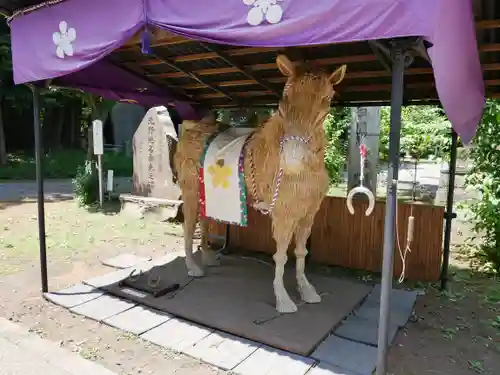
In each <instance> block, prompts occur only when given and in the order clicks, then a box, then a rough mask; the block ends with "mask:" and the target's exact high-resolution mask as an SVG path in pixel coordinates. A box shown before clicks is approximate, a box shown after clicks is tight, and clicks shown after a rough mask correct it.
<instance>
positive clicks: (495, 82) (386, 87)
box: [199, 79, 500, 99]
mask: <svg viewBox="0 0 500 375" xmlns="http://www.w3.org/2000/svg"><path fill="white" fill-rule="evenodd" d="M485 85H486V86H488V87H493V86H500V79H490V80H485ZM434 88H435V84H434V82H417V83H408V85H407V86H406V87H405V89H413V90H420V89H434ZM391 90H392V85H391V84H390V83H388V84H379V85H368V86H367V85H361V86H345V87H343V88H342V89H341V90H340V93H345V92H349V93H353V92H354V93H356V92H380V91H391ZM272 94H273V93H272V91H269V90H265V91H242V92H238V93H234V95H237V96H239V97H258V96H269V95H272ZM499 95H500V93H499ZM223 97H224V95H222V94H220V93H212V94H202V95H200V96H199V98H201V99H216V98H223Z"/></svg>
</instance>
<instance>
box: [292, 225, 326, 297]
mask: <svg viewBox="0 0 500 375" xmlns="http://www.w3.org/2000/svg"><path fill="white" fill-rule="evenodd" d="M313 221H314V216H306V217H305V218H303V219H302V220H300V221H299V225H298V226H297V229H296V230H295V258H296V277H297V286H298V289H299V293H300V296H301V298H302V300H303V301H304V302H307V303H319V302H321V297H320V295H319V294H318V293H317V292H316V289H314V287H313V286H312V285H311V283H309V280H307V277H306V275H305V272H304V269H305V259H306V255H307V249H306V243H307V239H308V238H309V235H310V234H311V227H312V225H313Z"/></svg>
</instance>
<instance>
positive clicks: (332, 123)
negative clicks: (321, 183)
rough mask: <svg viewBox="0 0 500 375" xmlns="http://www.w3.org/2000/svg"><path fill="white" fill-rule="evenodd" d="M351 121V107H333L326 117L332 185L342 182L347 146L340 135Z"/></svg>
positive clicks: (329, 171)
mask: <svg viewBox="0 0 500 375" xmlns="http://www.w3.org/2000/svg"><path fill="white" fill-rule="evenodd" d="M350 121H351V110H350V109H349V108H342V109H332V110H331V111H330V113H329V114H328V115H327V116H326V119H325V123H324V127H325V135H326V139H327V145H326V150H325V166H326V169H327V171H328V176H329V177H330V184H332V185H335V184H338V183H339V182H340V176H341V172H342V170H343V168H344V165H345V161H346V157H347V148H346V145H345V144H344V143H342V142H341V139H340V136H341V135H342V133H343V132H344V131H345V130H346V129H348V127H349V122H350Z"/></svg>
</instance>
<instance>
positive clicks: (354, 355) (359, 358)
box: [311, 335, 377, 375]
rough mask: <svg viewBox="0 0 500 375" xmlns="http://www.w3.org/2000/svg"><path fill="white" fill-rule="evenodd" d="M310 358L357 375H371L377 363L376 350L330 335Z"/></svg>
mask: <svg viewBox="0 0 500 375" xmlns="http://www.w3.org/2000/svg"><path fill="white" fill-rule="evenodd" d="M311 357H312V358H314V359H316V360H318V361H321V362H325V363H326V364H329V365H333V366H337V367H340V368H342V369H345V370H347V371H352V372H354V373H358V374H359V375H371V373H372V371H373V370H374V369H375V366H376V363H377V348H375V347H373V346H370V345H366V344H361V343H359V342H354V341H351V340H347V339H343V338H341V337H337V336H334V335H331V336H329V337H327V338H326V339H325V340H324V341H323V342H322V343H321V344H320V345H319V347H318V348H317V349H316V350H315V351H314V353H313V354H312V355H311Z"/></svg>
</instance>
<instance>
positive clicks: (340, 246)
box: [311, 197, 444, 281]
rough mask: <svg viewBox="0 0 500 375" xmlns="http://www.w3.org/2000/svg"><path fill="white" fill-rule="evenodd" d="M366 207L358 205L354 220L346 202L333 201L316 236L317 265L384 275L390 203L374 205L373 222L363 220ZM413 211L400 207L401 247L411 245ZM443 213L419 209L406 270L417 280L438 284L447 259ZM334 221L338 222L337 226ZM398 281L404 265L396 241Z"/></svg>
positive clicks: (326, 205)
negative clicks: (409, 230) (409, 227)
mask: <svg viewBox="0 0 500 375" xmlns="http://www.w3.org/2000/svg"><path fill="white" fill-rule="evenodd" d="M365 209H366V203H364V202H359V201H358V202H355V210H356V212H358V214H355V215H350V214H349V212H348V211H347V208H346V205H345V198H340V197H328V198H327V199H325V200H324V202H323V205H322V207H321V209H320V211H319V212H318V215H317V216H316V221H315V225H314V226H313V230H312V239H311V241H312V249H313V251H312V259H314V260H315V261H317V262H320V263H324V264H329V265H336V266H342V267H347V268H355V269H363V270H367V271H372V272H380V269H381V264H382V247H383V231H384V230H383V228H384V218H385V203H384V202H382V201H380V202H377V204H376V205H375V209H374V211H373V213H372V215H371V216H369V217H366V216H364V215H362V214H361V212H364V210H365ZM410 209H411V207H410V205H409V204H407V203H399V204H398V219H397V223H398V229H399V230H398V232H399V237H400V243H401V246H404V245H405V242H406V230H407V223H408V217H409V215H410ZM443 215H444V207H437V206H429V205H420V204H419V205H415V206H414V209H413V216H414V217H415V235H414V242H413V244H412V246H411V253H409V255H408V258H407V265H406V276H407V277H408V278H409V279H412V280H420V281H435V280H437V279H438V278H439V273H440V265H441V258H442V236H443ZM332 218H335V219H334V220H332ZM395 242H396V243H395V251H396V253H395V260H394V275H395V276H399V275H400V273H401V270H402V262H401V259H400V256H399V253H398V252H397V251H398V250H397V249H398V247H397V241H395Z"/></svg>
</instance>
